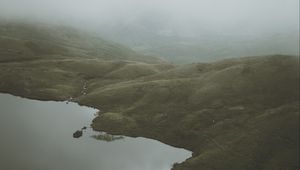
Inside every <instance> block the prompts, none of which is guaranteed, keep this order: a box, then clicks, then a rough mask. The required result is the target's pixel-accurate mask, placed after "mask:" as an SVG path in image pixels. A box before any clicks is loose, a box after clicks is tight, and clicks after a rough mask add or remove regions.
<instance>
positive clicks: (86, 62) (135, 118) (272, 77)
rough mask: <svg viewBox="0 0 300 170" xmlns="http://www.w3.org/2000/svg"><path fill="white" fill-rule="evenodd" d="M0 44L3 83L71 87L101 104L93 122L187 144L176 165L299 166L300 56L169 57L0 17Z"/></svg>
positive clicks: (38, 92) (52, 96)
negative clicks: (188, 60)
mask: <svg viewBox="0 0 300 170" xmlns="http://www.w3.org/2000/svg"><path fill="white" fill-rule="evenodd" d="M0 44H1V45H0V91H1V92H6V93H11V94H15V95H19V96H24V97H28V98H34V99H40V100H66V99H68V98H70V97H72V98H74V101H76V102H78V103H79V104H81V105H86V106H91V107H95V108H98V109H99V110H101V112H100V113H99V116H98V117H96V118H95V119H94V120H93V122H92V127H93V128H94V129H95V130H100V131H107V132H109V133H111V134H124V135H129V136H143V137H149V138H153V139H157V140H159V141H162V142H164V143H167V144H170V145H173V146H177V147H183V148H186V149H189V150H191V151H192V152H193V157H192V158H189V159H188V160H186V161H185V162H183V163H182V164H175V165H174V167H173V169H175V170H199V169H203V170H206V169H207V170H213V169H249V170H253V169H264V170H268V169H295V170H296V169H299V57H298V56H285V55H269V56H259V57H244V58H235V59H226V60H221V61H216V62H212V63H194V64H186V65H174V64H170V63H168V62H165V61H163V60H160V59H157V58H155V57H149V56H143V55H140V54H138V53H136V52H134V51H132V50H130V49H128V48H126V47H123V46H120V45H118V44H116V43H112V42H109V41H106V40H102V39H99V38H95V37H93V36H91V35H89V34H87V33H81V32H79V31H75V30H72V29H69V28H65V27H63V28H61V27H50V28H49V27H48V26H33V25H31V24H23V23H22V24H20V23H17V24H16V23H14V24H12V23H5V24H3V23H2V24H1V27H0ZM83 87H86V90H84V89H83ZM83 90H84V92H83Z"/></svg>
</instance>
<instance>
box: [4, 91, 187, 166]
mask: <svg viewBox="0 0 300 170" xmlns="http://www.w3.org/2000/svg"><path fill="white" fill-rule="evenodd" d="M96 112H97V110H96V109H93V108H89V107H84V106H79V105H78V104H76V103H72V102H70V103H68V104H67V103H66V102H53V101H38V100H30V99H25V98H21V97H16V96H12V95H9V94H1V93H0V132H1V133H0V135H1V137H0V139H1V140H0V169H1V170H27V169H28V170H170V169H171V167H172V164H174V163H176V162H177V163H180V162H182V161H184V160H186V159H187V158H189V157H191V152H190V151H187V150H185V149H179V148H175V147H172V146H169V145H166V144H163V143H161V142H159V141H156V140H152V139H147V138H142V137H138V138H132V137H125V136H124V137H116V140H111V141H109V140H103V139H112V138H111V136H109V135H108V136H106V135H103V136H104V138H100V139H102V140H97V139H95V138H94V137H92V136H94V135H96V136H99V135H100V136H102V135H101V134H103V133H100V132H95V131H93V130H92V129H91V128H87V129H86V130H85V131H84V133H83V136H82V137H80V138H73V136H72V135H73V133H74V132H75V131H76V130H80V129H81V128H82V127H84V126H87V127H89V125H90V123H91V121H92V119H93V118H94V117H95V116H94V114H95V113H96ZM98 139H99V138H98Z"/></svg>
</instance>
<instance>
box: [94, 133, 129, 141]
mask: <svg viewBox="0 0 300 170" xmlns="http://www.w3.org/2000/svg"><path fill="white" fill-rule="evenodd" d="M92 137H93V138H95V139H97V140H102V141H106V142H111V141H114V140H120V139H124V136H119V135H111V134H107V133H99V134H97V135H92Z"/></svg>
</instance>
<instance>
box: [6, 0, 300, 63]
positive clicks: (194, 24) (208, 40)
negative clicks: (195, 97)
mask: <svg viewBox="0 0 300 170" xmlns="http://www.w3.org/2000/svg"><path fill="white" fill-rule="evenodd" d="M0 16H1V17H2V18H6V19H8V20H23V21H24V20H31V21H32V20H34V21H39V22H44V23H48V22H50V23H56V24H62V25H71V26H73V27H77V28H80V29H83V30H88V31H89V32H90V31H92V32H94V33H96V34H99V35H100V37H103V38H106V39H109V40H113V41H115V42H118V43H121V44H123V45H125V46H129V47H131V48H132V49H134V50H136V51H138V52H140V53H142V54H146V55H155V56H159V57H161V58H164V59H166V60H169V61H172V62H175V63H191V62H201V61H202V62H203V61H216V60H218V59H224V58H232V57H243V56H257V55H272V54H286V55H299V1H298V0H279V1H276V2H274V1H273V0H262V1H261V0H252V1H250V0H242V1H240V0H228V1H222V0H216V1H209V0H200V1H196V0H187V1H180V0H165V1H159V0H154V1H138V0H124V1H117V0H113V1H111V0H100V1H97V0H88V1H70V0H61V1H58V0H55V1H48V0H42V1H39V0H28V1H26V2H25V1H24V2H23V1H21V2H20V1H17V0H1V1H0Z"/></svg>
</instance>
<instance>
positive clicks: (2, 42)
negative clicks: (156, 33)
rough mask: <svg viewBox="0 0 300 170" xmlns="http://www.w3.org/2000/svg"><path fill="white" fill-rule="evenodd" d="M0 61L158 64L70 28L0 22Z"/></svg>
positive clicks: (157, 60)
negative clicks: (103, 61)
mask: <svg viewBox="0 0 300 170" xmlns="http://www.w3.org/2000/svg"><path fill="white" fill-rule="evenodd" d="M0 55H1V61H2V62H3V61H12V60H16V59H17V60H19V59H21V58H22V59H23V60H28V59H45V58H47V57H50V56H51V58H61V57H62V58H64V57H72V58H74V57H76V58H78V57H79V58H80V57H84V58H90V59H93V58H94V59H95V58H97V59H102V60H129V61H143V62H150V63H151V62H159V61H160V62H161V60H160V59H158V58H155V57H151V56H144V55H141V54H138V53H136V52H135V51H133V50H131V49H130V48H127V47H125V46H122V45H120V44H117V43H114V42H111V41H108V40H104V39H101V38H99V37H98V36H96V35H93V34H89V33H86V32H82V31H79V30H76V29H74V28H70V27H66V26H60V25H47V24H43V23H34V22H32V23H29V22H24V23H22V22H6V21H0Z"/></svg>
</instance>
